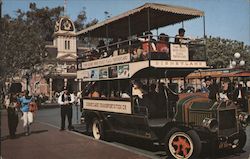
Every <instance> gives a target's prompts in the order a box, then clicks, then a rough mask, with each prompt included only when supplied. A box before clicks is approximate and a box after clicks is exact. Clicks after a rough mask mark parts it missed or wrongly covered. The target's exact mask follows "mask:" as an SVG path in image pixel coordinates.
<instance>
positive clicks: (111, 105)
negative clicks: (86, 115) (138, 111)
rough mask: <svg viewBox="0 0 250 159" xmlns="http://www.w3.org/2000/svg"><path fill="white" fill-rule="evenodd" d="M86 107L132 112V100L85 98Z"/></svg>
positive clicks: (124, 112)
mask: <svg viewBox="0 0 250 159" xmlns="http://www.w3.org/2000/svg"><path fill="white" fill-rule="evenodd" d="M83 105H84V109H89V110H98V111H105V112H114V113H123V114H132V109H131V103H130V101H107V100H92V99H84V100H83Z"/></svg>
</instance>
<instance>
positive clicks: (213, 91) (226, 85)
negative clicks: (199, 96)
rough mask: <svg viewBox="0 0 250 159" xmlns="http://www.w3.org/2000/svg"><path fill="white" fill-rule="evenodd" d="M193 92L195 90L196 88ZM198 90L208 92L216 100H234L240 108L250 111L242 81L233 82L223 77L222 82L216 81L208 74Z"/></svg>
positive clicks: (210, 97) (209, 96)
mask: <svg viewBox="0 0 250 159" xmlns="http://www.w3.org/2000/svg"><path fill="white" fill-rule="evenodd" d="M191 92H192V93H193V92H194V88H193V91H191ZM196 92H202V93H208V98H209V99H211V100H214V101H218V100H219V101H228V100H232V101H234V102H235V104H237V105H238V106H239V109H241V110H242V111H245V112H247V111H248V107H247V105H248V104H247V92H246V89H245V88H243V85H242V84H241V83H232V82H231V81H230V79H228V78H224V79H221V81H220V83H216V81H215V80H214V79H213V78H212V77H211V76H206V77H204V82H203V83H202V86H201V89H199V90H197V91H196Z"/></svg>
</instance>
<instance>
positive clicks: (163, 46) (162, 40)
mask: <svg viewBox="0 0 250 159" xmlns="http://www.w3.org/2000/svg"><path fill="white" fill-rule="evenodd" d="M168 43H169V37H168V35H166V34H164V33H161V34H160V35H159V39H158V41H157V43H156V49H157V51H158V52H166V53H169V46H168Z"/></svg>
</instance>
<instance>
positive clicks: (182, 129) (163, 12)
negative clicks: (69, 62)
mask: <svg viewBox="0 0 250 159" xmlns="http://www.w3.org/2000/svg"><path fill="white" fill-rule="evenodd" d="M197 18H198V19H201V18H203V19H204V12H202V11H199V10H196V9H191V8H186V7H177V6H170V5H165V4H155V3H147V4H145V5H143V6H140V7H138V8H135V9H133V10H130V11H127V12H125V13H123V14H120V15H118V16H115V17H112V18H110V19H107V20H105V21H103V22H100V23H98V24H96V25H93V26H91V27H88V28H86V29H84V30H82V31H80V32H79V33H78V35H79V36H81V37H84V38H86V39H87V40H91V42H93V43H94V42H95V41H96V40H99V44H98V47H97V48H93V46H94V44H93V43H89V46H91V48H90V49H89V50H88V51H86V52H85V53H84V54H81V55H79V57H78V59H77V78H78V79H79V80H81V81H82V82H83V86H84V90H83V119H84V120H83V122H84V123H85V124H86V125H87V130H88V131H89V132H91V133H92V134H93V137H94V138H95V139H98V140H99V139H105V138H106V137H107V134H108V133H120V134H124V135H131V136H134V137H138V138H143V139H148V140H151V141H154V142H159V143H161V144H165V150H166V152H167V154H168V155H169V156H171V158H177V159H182V158H197V156H199V154H200V152H201V149H202V145H203V143H207V144H213V145H212V146H213V147H215V148H218V149H219V148H231V149H241V148H242V147H244V145H245V142H246V134H245V131H244V127H243V126H242V124H241V122H243V121H239V119H238V118H237V115H238V114H237V111H236V107H235V105H234V103H233V102H226V103H225V102H220V101H218V102H214V101H211V100H209V99H208V98H207V97H206V96H204V95H202V94H195V93H193V94H186V95H183V94H182V95H180V94H177V93H175V91H174V90H175V89H176V88H175V85H174V84H173V83H172V79H173V78H180V77H186V76H187V75H188V74H190V73H191V72H193V71H194V70H197V69H203V68H207V65H206V54H205V43H204V40H203V39H199V40H197V39H196V40H195V39H193V40H190V39H187V38H186V37H180V39H178V40H174V38H177V37H170V36H166V35H162V34H161V35H156V36H154V35H153V34H151V33H150V31H154V30H157V29H158V28H161V27H167V26H171V25H174V24H178V23H183V24H184V22H185V21H189V20H192V19H197ZM203 24H205V23H204V20H203ZM204 31H205V29H204ZM155 32H156V33H157V31H155ZM143 33H144V34H143ZM159 36H162V37H164V38H165V41H164V40H163V41H161V39H160V40H156V39H155V38H157V37H159ZM103 40H106V42H105V41H103ZM96 45H97V44H96ZM161 46H163V47H161ZM163 48H164V49H163ZM240 119H241V120H244V119H245V116H243V118H240ZM211 139H212V140H211ZM210 141H215V142H213V143H210Z"/></svg>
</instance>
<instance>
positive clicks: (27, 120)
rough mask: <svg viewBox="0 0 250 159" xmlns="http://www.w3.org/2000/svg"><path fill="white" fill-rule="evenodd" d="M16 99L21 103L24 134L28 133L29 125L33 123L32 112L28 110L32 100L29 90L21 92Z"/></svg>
mask: <svg viewBox="0 0 250 159" xmlns="http://www.w3.org/2000/svg"><path fill="white" fill-rule="evenodd" d="M18 101H19V102H20V103H21V108H20V109H21V111H22V114H23V115H22V118H21V120H23V127H24V129H25V131H26V132H25V135H29V134H30V125H31V124H32V123H33V113H32V112H31V111H30V108H29V105H30V104H31V102H32V97H30V96H29V91H24V92H22V97H21V98H18Z"/></svg>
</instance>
